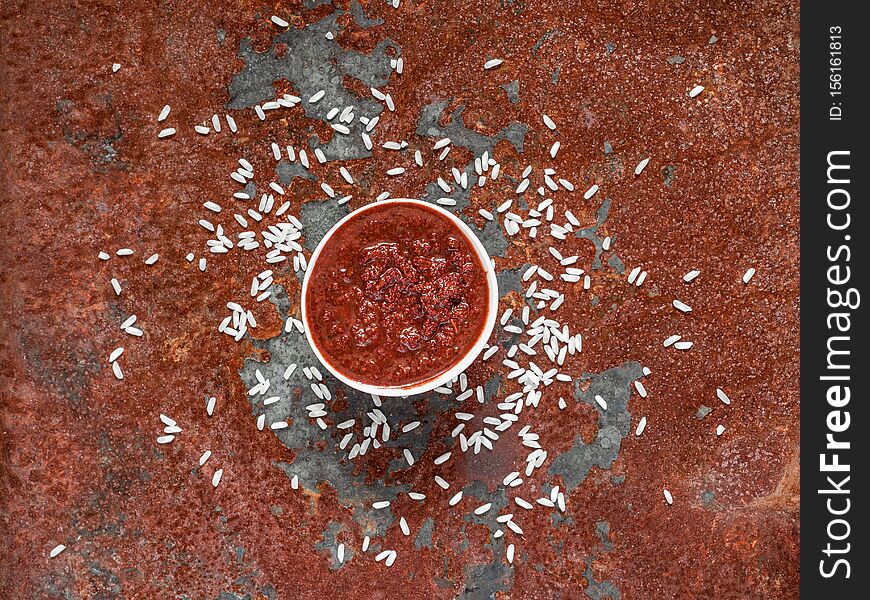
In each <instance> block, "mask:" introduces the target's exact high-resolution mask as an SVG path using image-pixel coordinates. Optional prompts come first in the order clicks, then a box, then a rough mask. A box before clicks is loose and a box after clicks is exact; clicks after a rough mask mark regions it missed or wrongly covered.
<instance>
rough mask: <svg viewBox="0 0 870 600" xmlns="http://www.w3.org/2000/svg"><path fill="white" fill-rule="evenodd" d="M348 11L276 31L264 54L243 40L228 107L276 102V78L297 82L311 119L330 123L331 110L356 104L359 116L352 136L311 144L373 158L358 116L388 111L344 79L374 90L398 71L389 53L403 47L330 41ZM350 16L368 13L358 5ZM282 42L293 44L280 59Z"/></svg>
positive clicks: (332, 154)
mask: <svg viewBox="0 0 870 600" xmlns="http://www.w3.org/2000/svg"><path fill="white" fill-rule="evenodd" d="M344 14H345V12H344V11H342V10H338V9H336V10H335V11H333V12H332V13H331V14H329V15H327V16H325V17H324V18H322V19H321V20H319V21H317V22H315V23H311V24H309V25H308V26H306V27H304V28H302V29H295V28H291V29H288V30H286V31H282V32H280V33H277V34H276V35H275V36H274V37H273V38H272V45H271V47H270V48H269V49H268V50H266V51H265V52H256V51H255V50H254V47H253V43H252V42H251V40H250V39H249V38H246V39H244V40H242V42H241V44H240V48H239V57H240V58H242V60H244V61H245V63H246V64H245V67H244V68H243V69H242V71H241V72H239V73H238V74H236V75H235V76H234V77H233V79H232V81H230V85H229V88H228V91H229V95H230V101H229V103H228V104H227V108H230V109H242V108H250V107H252V106H254V105H255V104H258V103H261V102H265V101H267V100H272V99H274V98H275V87H274V82H275V81H280V80H287V81H289V82H290V83H292V84H293V88H294V92H295V93H296V94H297V95H298V96H299V97H300V98H302V102H301V106H302V108H303V110H304V111H305V114H306V115H307V116H308V117H310V118H312V119H317V120H320V121H323V122H325V123H327V122H328V121H327V119H326V115H327V113H328V112H329V110H330V109H331V108H333V107H344V106H353V107H354V113H355V114H356V115H357V118H356V119H354V120H353V121H352V122H351V123H349V124H347V126H348V128H349V129H350V133H349V134H347V135H343V134H339V133H335V134H333V135H332V137H331V139H330V140H329V142H327V143H325V144H323V143H322V142H321V141H320V140H319V139H318V138H317V137H316V136H313V137H312V139H311V140H310V141H309V145H311V147H312V148H317V147H319V148H320V149H321V150H322V151H323V153H324V155H325V156H326V158H327V160H352V159H358V158H367V157H369V156H371V152H370V151H369V150H368V149H367V148H366V147H365V144H364V143H363V141H362V137H361V133H363V131H364V127H365V126H364V125H363V124H362V123H361V121H360V119H359V117H367V118H369V119H373V118H375V117H377V116H378V115H380V114H381V113H382V112H383V111H384V107H383V105H381V104H380V103H379V102H377V101H376V100H375V99H374V98H373V97H369V96H366V97H363V98H360V97H359V96H358V95H357V94H355V93H354V92H352V91H351V90H349V89H348V88H346V87H345V85H344V78H345V77H352V78H354V79H356V80H358V81H359V82H360V83H362V84H363V85H364V86H366V87H369V88H372V87H375V88H377V87H381V86H384V85H386V84H387V83H388V82H389V80H390V76H391V75H392V73H393V69H392V67H391V65H390V60H391V56H390V55H389V54H388V52H387V51H388V50H391V51H392V54H394V55H396V56H398V55H399V54H400V52H401V51H400V49H399V47H398V46H397V45H396V44H395V43H394V42H393V41H392V40H390V39H384V40H382V41H381V42H379V43H378V44H377V46H376V47H375V48H374V49H373V50H372V51H371V53H369V54H362V53H359V52H354V51H351V50H345V49H344V48H342V47H341V46H340V45H339V44H338V42H337V41H335V40H330V39H327V37H326V34H327V32H333V33H334V32H336V31H339V30H340V29H341V25H339V22H338V19H339V17H341V16H342V15H344ZM351 16H352V17H354V18H357V17H360V18H362V17H364V15H362V14H361V10H360V11H359V12H358V13H357V14H356V15H354V10H353V9H352V10H351ZM363 22H364V23H373V22H372V21H363ZM278 44H286V45H287V48H288V50H287V52H286V53H285V54H284V55H283V56H281V57H280V58H279V57H278V55H277V53H276V49H277V45H278ZM320 90H323V91H324V92H325V95H324V97H323V98H322V99H321V100H320V101H319V102H316V103H314V104H312V103H311V102H309V101H308V99H309V98H310V97H311V96H313V95H314V94H315V93H317V92H318V91H320ZM277 110H279V111H281V110H296V109H295V108H294V109H284V108H282V109H277ZM267 118H268V117H267Z"/></svg>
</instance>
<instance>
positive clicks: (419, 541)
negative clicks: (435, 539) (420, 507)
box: [414, 517, 435, 550]
mask: <svg viewBox="0 0 870 600" xmlns="http://www.w3.org/2000/svg"><path fill="white" fill-rule="evenodd" d="M434 531H435V521H434V520H433V519H432V517H426V520H425V521H423V524H422V525H420V531H418V532H417V537H416V538H414V546H416V547H417V550H420V549H421V548H430V549H431V548H432V533H433V532H434Z"/></svg>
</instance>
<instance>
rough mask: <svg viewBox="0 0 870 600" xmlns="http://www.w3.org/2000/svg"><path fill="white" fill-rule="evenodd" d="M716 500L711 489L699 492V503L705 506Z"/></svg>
mask: <svg viewBox="0 0 870 600" xmlns="http://www.w3.org/2000/svg"><path fill="white" fill-rule="evenodd" d="M715 501H716V493H715V492H714V491H712V490H704V491H703V492H701V503H702V504H703V505H704V507H705V508H708V507H709V506H710V505H711V504H713V502H715Z"/></svg>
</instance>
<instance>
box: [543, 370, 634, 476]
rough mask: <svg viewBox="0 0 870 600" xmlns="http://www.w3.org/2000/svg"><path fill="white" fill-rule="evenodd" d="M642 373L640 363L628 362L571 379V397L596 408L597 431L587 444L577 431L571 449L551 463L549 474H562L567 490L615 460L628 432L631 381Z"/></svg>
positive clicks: (629, 427)
mask: <svg viewBox="0 0 870 600" xmlns="http://www.w3.org/2000/svg"><path fill="white" fill-rule="evenodd" d="M642 376H643V369H642V367H641V365H640V363H638V362H636V361H629V362H626V363H624V364H623V365H621V366H619V367H614V368H612V369H608V370H607V371H604V372H603V373H599V374H593V373H584V374H583V375H582V377H581V378H580V379H577V380H575V381H574V399H575V400H576V401H577V402H585V403H586V404H589V405H590V406H592V407H593V408H594V409H595V410H596V411H598V431H597V433H596V435H595V439H594V440H593V441H592V442H591V443H589V444H586V443H584V442H583V439H582V438H581V436H580V434H577V436H576V437H575V438H574V445H573V446H572V447H571V449H570V450H568V451H566V452H563V453H562V454H560V455H558V456H556V457H555V458H554V459H553V460H552V462H551V463H550V468H549V470H548V473H549V474H550V476H552V477H555V476H561V477H562V481H563V482H564V484H565V488H566V489H567V491H568V492H570V491H572V490H573V489H575V488H576V487H577V486H579V485H580V484H581V483H583V480H584V479H586V476H587V475H588V474H589V471H590V469H592V467H598V468H600V469H609V468H610V466H611V465H612V464H613V461H614V460H616V457H617V455H618V454H619V448H620V446H621V444H622V440H623V439H624V438H625V436H627V435H628V434H629V432H630V431H631V413H629V411H628V400H629V398H630V397H631V384H632V382H634V381H635V380H636V379H639V378H640V377H642ZM584 380H588V381H589V386H588V387H587V388H586V391H582V390H581V389H580V383H581V381H584ZM596 395H600V396H601V397H602V398H604V399H605V400H606V401H607V410H603V409H602V408H601V407H600V406H598V403H597V402H595V396H596Z"/></svg>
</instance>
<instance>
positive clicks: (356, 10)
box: [348, 0, 384, 29]
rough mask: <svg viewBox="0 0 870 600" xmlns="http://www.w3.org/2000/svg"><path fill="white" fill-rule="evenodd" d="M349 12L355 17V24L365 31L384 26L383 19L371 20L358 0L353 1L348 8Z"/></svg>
mask: <svg viewBox="0 0 870 600" xmlns="http://www.w3.org/2000/svg"><path fill="white" fill-rule="evenodd" d="M348 11H349V12H350V16H352V17H353V22H354V23H356V24H357V25H359V26H360V27H362V28H363V29H368V28H369V27H375V26H377V25H383V24H384V20H383V19H381V18H374V19H370V18H369V17H368V15H366V13H365V11H364V10H363V7H362V6H360V3H359V2H357V0H352V1H351V3H350V6H349V7H348Z"/></svg>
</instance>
